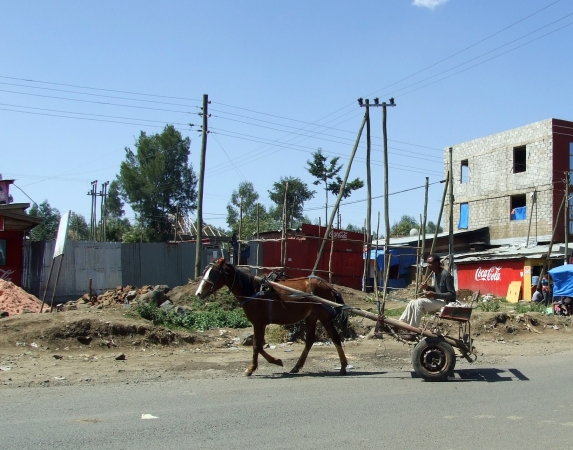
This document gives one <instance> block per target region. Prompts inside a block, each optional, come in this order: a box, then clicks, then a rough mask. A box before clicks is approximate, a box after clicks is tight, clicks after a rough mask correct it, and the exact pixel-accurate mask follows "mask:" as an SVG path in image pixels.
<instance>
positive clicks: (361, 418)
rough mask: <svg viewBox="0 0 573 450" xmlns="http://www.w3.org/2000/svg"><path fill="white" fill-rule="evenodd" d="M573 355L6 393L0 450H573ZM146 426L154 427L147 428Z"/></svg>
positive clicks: (2, 392) (0, 410) (0, 411)
mask: <svg viewBox="0 0 573 450" xmlns="http://www.w3.org/2000/svg"><path fill="white" fill-rule="evenodd" d="M572 366H573V352H567V353H561V354H554V355H550V356H539V357H534V358H517V359H514V360H510V361H509V362H507V363H504V364H503V367H488V366H480V365H479V363H476V365H475V366H472V367H471V369H463V370H456V372H455V377H454V378H453V379H452V380H450V381H448V382H444V383H429V382H424V381H422V380H421V379H419V378H416V377H415V375H414V374H413V372H409V371H407V372H368V373H366V372H352V371H351V372H350V375H348V376H346V377H338V376H336V375H334V374H333V375H332V376H324V375H322V374H321V375H317V374H312V373H306V372H304V373H302V374H299V375H295V376H291V375H286V374H282V373H280V372H279V371H278V370H277V372H276V374H275V375H273V376H265V377H263V376H254V377H252V378H227V379H221V378H218V379H212V380H209V379H207V380H205V379H203V380H191V381H187V382H150V383H139V384H133V383H131V384H122V385H117V384H115V385H113V384H102V385H96V386H62V387H49V388H10V389H6V388H4V389H2V388H0V448H3V449H32V448H33V449H61V450H64V449H74V450H77V449H98V450H102V449H138V450H141V449H154V450H158V449H191V448H192V449H215V448H216V449H236V448H249V449H269V448H273V449H274V448H288V449H291V448H292V449H306V448H315V449H316V448H321V449H326V448H340V449H354V448H365V449H369V448H389V449H393V450H394V449H413V448H430V449H486V448H491V449H494V448H495V449H502V448H503V449H529V448H550V449H552V450H554V449H570V448H573V436H572V435H571V434H572V433H573V410H572V403H573V396H572V395H571V392H570V390H571V386H572V380H571V378H572V377H571V373H572V370H571V367H572ZM146 417H149V418H146Z"/></svg>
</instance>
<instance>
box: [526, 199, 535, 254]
mask: <svg viewBox="0 0 573 450" xmlns="http://www.w3.org/2000/svg"><path fill="white" fill-rule="evenodd" d="M532 194H533V195H532V196H531V210H530V211H529V226H528V227H527V241H525V247H526V248H527V247H529V236H530V233H531V222H532V219H533V206H534V205H535V203H536V202H537V189H534V190H533V193H532ZM536 211H537V210H536ZM535 215H537V213H536V214H535ZM536 240H537V239H536Z"/></svg>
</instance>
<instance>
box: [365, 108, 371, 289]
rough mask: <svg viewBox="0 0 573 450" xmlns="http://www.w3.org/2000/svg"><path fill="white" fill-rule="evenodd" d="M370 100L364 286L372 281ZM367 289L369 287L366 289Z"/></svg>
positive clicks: (367, 118)
mask: <svg viewBox="0 0 573 450" xmlns="http://www.w3.org/2000/svg"><path fill="white" fill-rule="evenodd" d="M370 153H371V144H370V100H368V99H366V186H367V191H368V192H367V201H366V258H365V259H366V270H365V277H364V287H365V288H366V287H367V286H368V284H369V283H370V248H371V245H370V242H371V237H372V176H371V171H370ZM364 290H365V291H367V289H364Z"/></svg>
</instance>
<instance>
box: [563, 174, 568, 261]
mask: <svg viewBox="0 0 573 450" xmlns="http://www.w3.org/2000/svg"><path fill="white" fill-rule="evenodd" d="M564 206H565V213H564V214H563V219H564V222H565V230H564V231H565V236H564V244H565V257H564V258H563V264H567V263H568V262H569V172H565V204H564Z"/></svg>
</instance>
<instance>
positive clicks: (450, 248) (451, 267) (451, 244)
mask: <svg viewBox="0 0 573 450" xmlns="http://www.w3.org/2000/svg"><path fill="white" fill-rule="evenodd" d="M453 153H454V148H453V147H450V163H449V166H450V167H449V171H450V185H449V190H450V224H449V228H450V233H449V240H448V242H449V245H448V251H449V254H450V255H449V260H450V264H449V267H448V270H449V272H450V273H452V270H454V163H453Z"/></svg>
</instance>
